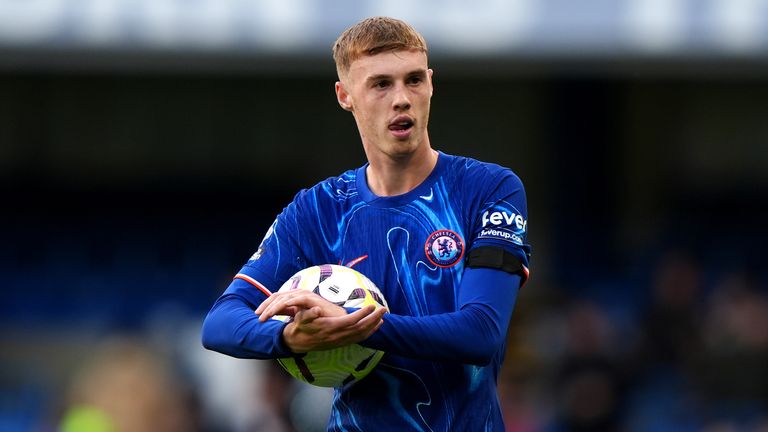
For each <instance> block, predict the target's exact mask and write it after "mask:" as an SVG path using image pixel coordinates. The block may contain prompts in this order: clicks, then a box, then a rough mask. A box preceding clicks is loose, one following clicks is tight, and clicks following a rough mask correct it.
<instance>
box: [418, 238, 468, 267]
mask: <svg viewBox="0 0 768 432" xmlns="http://www.w3.org/2000/svg"><path fill="white" fill-rule="evenodd" d="M424 253H426V254H427V258H428V259H429V262H431V263H432V264H434V265H436V266H438V267H452V266H454V265H456V263H457V262H459V260H461V258H462V257H463V256H464V241H463V240H462V239H461V237H460V236H459V235H458V234H456V233H455V232H453V231H451V230H438V231H435V232H433V233H432V234H430V235H429V238H427V242H426V243H425V244H424Z"/></svg>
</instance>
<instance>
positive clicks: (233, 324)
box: [202, 293, 291, 359]
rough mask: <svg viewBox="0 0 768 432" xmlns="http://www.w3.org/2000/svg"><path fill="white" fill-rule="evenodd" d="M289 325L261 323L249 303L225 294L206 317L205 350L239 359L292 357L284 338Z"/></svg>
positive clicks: (204, 326) (270, 322)
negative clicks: (284, 332) (283, 335)
mask: <svg viewBox="0 0 768 432" xmlns="http://www.w3.org/2000/svg"><path fill="white" fill-rule="evenodd" d="M286 324H287V323H284V322H282V321H278V320H269V321H265V322H260V321H259V319H258V317H257V316H256V315H255V314H254V313H253V305H252V304H251V303H250V302H249V301H247V300H246V299H245V298H243V297H241V296H239V295H236V294H227V293H225V294H224V295H222V296H221V297H220V298H219V299H218V300H216V303H214V305H213V307H212V308H211V310H210V312H208V315H207V316H206V317H205V321H204V322H203V330H202V341H203V346H204V347H205V348H207V349H209V350H213V351H218V352H220V353H222V354H227V355H230V356H233V357H238V358H258V359H266V358H279V357H289V356H290V355H291V351H290V349H289V348H288V347H287V346H286V345H285V343H284V342H283V340H282V337H281V335H282V332H283V328H284V327H285V326H286Z"/></svg>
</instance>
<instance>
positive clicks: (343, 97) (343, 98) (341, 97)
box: [336, 81, 352, 111]
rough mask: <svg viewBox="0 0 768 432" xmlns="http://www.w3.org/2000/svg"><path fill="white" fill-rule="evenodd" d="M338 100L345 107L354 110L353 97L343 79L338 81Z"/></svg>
mask: <svg viewBox="0 0 768 432" xmlns="http://www.w3.org/2000/svg"><path fill="white" fill-rule="evenodd" d="M336 100H337V101H338V102H339V105H340V106H341V107H342V108H343V109H345V110H347V111H352V98H351V97H350V96H349V92H347V90H346V89H345V88H344V84H343V83H342V82H341V81H336Z"/></svg>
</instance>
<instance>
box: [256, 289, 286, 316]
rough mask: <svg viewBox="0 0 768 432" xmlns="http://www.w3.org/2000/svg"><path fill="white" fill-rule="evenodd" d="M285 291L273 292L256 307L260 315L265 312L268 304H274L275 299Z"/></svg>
mask: <svg viewBox="0 0 768 432" xmlns="http://www.w3.org/2000/svg"><path fill="white" fill-rule="evenodd" d="M282 294H283V293H273V294H272V295H271V296H269V297H267V298H266V299H265V300H264V301H263V302H261V304H259V306H258V307H257V308H256V311H255V312H256V314H257V315H260V314H261V313H262V312H264V309H266V307H267V306H269V305H270V304H272V303H273V302H274V301H275V300H277V299H279V298H280V297H282Z"/></svg>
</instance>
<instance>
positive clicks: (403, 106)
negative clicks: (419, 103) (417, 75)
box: [392, 84, 411, 111]
mask: <svg viewBox="0 0 768 432" xmlns="http://www.w3.org/2000/svg"><path fill="white" fill-rule="evenodd" d="M392 105H393V108H394V109H395V111H407V110H409V109H410V108H411V99H410V97H409V95H408V89H407V88H405V85H404V84H400V85H398V86H397V87H396V88H395V95H394V99H393V100H392Z"/></svg>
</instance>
